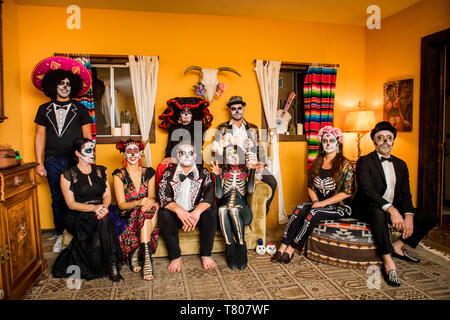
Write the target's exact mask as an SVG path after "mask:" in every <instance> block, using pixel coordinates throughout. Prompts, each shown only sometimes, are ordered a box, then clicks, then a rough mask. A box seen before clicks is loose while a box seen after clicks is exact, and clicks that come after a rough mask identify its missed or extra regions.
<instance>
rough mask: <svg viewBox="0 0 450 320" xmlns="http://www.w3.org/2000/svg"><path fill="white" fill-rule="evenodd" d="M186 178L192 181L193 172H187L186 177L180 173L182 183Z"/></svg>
mask: <svg viewBox="0 0 450 320" xmlns="http://www.w3.org/2000/svg"><path fill="white" fill-rule="evenodd" d="M186 178H189V179H191V180H194V172H189V173H188V174H187V175H186V174H182V173H180V181H181V182H183V181H184V180H186Z"/></svg>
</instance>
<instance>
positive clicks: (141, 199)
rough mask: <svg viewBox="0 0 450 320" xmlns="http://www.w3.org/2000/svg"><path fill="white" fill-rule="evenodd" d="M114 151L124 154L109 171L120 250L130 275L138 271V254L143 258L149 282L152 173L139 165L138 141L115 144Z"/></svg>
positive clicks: (154, 233) (155, 231) (154, 238)
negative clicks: (118, 165)
mask: <svg viewBox="0 0 450 320" xmlns="http://www.w3.org/2000/svg"><path fill="white" fill-rule="evenodd" d="M116 148H117V149H118V150H119V151H120V152H123V153H124V157H125V159H124V162H123V164H124V166H123V168H122V169H116V170H115V171H114V172H113V177H114V192H115V195H116V200H117V205H118V207H119V209H120V210H121V212H120V214H119V216H120V220H124V222H125V223H123V225H124V228H123V229H122V230H120V232H121V234H120V237H119V242H120V247H121V248H122V253H123V257H124V259H125V260H128V261H129V263H130V267H131V269H132V271H133V272H139V271H141V265H140V261H139V260H140V259H139V253H141V256H143V258H144V259H143V260H144V265H143V268H142V271H143V272H142V273H143V278H144V280H147V281H149V280H152V279H153V266H152V256H151V255H152V254H153V253H155V251H156V248H157V246H158V238H159V227H158V225H157V222H158V218H157V212H158V209H159V204H158V203H157V202H156V200H155V197H156V196H155V170H153V169H152V168H151V167H149V168H143V167H142V166H141V151H142V150H144V145H143V144H142V142H141V141H140V140H139V141H134V140H132V139H128V140H127V141H126V142H123V141H119V142H118V143H117V144H116Z"/></svg>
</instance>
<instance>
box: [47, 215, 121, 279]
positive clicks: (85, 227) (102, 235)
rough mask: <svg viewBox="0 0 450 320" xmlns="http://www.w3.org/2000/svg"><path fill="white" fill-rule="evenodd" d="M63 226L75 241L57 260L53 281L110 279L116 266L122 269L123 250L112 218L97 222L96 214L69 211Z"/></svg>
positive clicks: (54, 266) (106, 217)
mask: <svg viewBox="0 0 450 320" xmlns="http://www.w3.org/2000/svg"><path fill="white" fill-rule="evenodd" d="M64 226H65V228H66V230H67V231H68V232H69V233H71V234H72V235H73V239H72V241H71V243H70V245H69V246H68V247H67V248H66V249H64V250H62V251H61V253H60V254H59V255H58V257H57V258H56V261H55V264H54V265H53V269H52V274H53V277H55V278H68V277H75V276H77V275H78V274H79V276H80V278H81V279H86V280H91V279H96V278H101V277H104V276H105V275H107V274H108V272H109V270H110V268H111V265H112V264H113V263H116V264H117V266H118V267H120V265H121V262H122V261H121V256H122V255H121V249H120V245H119V240H118V236H117V233H116V230H115V228H114V224H113V223H112V221H111V218H110V217H109V214H108V215H106V216H105V217H103V219H100V220H98V219H97V217H96V216H95V214H94V213H93V212H78V211H69V212H68V213H67V214H66V217H65V219H64ZM78 268H79V269H78ZM74 272H75V273H74Z"/></svg>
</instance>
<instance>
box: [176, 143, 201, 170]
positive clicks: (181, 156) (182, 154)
mask: <svg viewBox="0 0 450 320" xmlns="http://www.w3.org/2000/svg"><path fill="white" fill-rule="evenodd" d="M196 158H197V154H196V153H195V151H194V147H193V146H191V145H190V144H182V145H181V146H179V147H178V152H177V159H178V161H179V163H180V164H181V165H182V166H183V167H190V166H192V165H194V163H195V159H196Z"/></svg>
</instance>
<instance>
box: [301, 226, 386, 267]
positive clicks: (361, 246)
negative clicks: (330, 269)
mask: <svg viewBox="0 0 450 320" xmlns="http://www.w3.org/2000/svg"><path fill="white" fill-rule="evenodd" d="M306 256H307V257H308V258H309V259H311V260H314V261H318V262H322V263H327V264H331V265H335V266H339V267H344V268H366V267H367V266H370V265H380V264H382V260H381V258H380V257H379V256H378V254H377V252H376V247H375V245H374V243H373V237H372V233H371V232H370V229H369V225H368V224H367V223H365V222H361V221H359V220H357V219H353V218H348V219H342V220H326V221H324V222H322V223H320V224H319V225H318V226H317V227H316V228H314V230H313V232H312V233H311V235H310V236H309V238H308V241H307V245H306Z"/></svg>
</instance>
